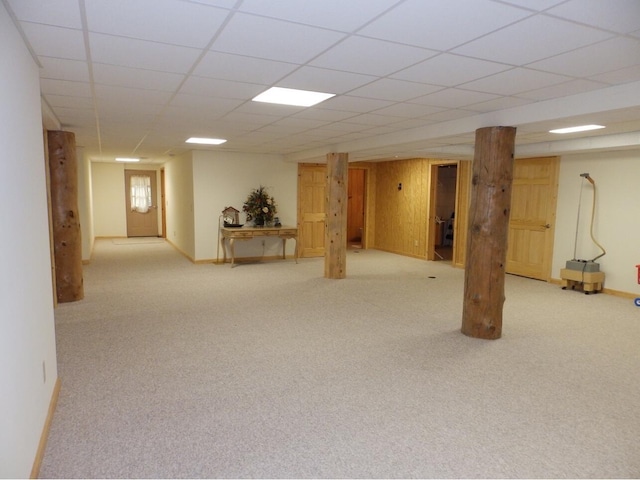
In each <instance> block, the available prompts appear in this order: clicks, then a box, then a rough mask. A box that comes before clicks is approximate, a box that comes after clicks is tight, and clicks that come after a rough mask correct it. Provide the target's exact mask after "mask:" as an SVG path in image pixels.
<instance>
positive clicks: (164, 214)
mask: <svg viewBox="0 0 640 480" xmlns="http://www.w3.org/2000/svg"><path fill="white" fill-rule="evenodd" d="M164 175H165V173H164V168H161V169H160V209H161V212H160V224H161V225H160V229H161V236H162V238H167V208H166V190H165V176H164Z"/></svg>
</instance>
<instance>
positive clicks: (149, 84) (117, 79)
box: [93, 63, 185, 92]
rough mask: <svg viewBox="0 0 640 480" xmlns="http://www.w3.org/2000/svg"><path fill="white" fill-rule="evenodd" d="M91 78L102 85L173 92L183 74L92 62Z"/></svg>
mask: <svg viewBox="0 0 640 480" xmlns="http://www.w3.org/2000/svg"><path fill="white" fill-rule="evenodd" d="M93 78H94V81H95V82H96V83H98V84H103V85H114V86H122V87H133V88H146V89H149V90H163V91H169V92H173V91H175V90H176V89H177V88H178V86H179V85H180V82H182V80H183V79H184V78H185V76H184V75H180V74H177V73H168V72H156V71H153V70H143V69H140V68H130V67H120V66H116V65H107V64H104V63H94V64H93Z"/></svg>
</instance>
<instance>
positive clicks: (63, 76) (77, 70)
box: [38, 57, 89, 82]
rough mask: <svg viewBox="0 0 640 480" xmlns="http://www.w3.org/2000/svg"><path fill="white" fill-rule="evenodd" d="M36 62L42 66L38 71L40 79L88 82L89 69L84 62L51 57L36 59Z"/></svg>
mask: <svg viewBox="0 0 640 480" xmlns="http://www.w3.org/2000/svg"><path fill="white" fill-rule="evenodd" d="M38 61H39V62H40V64H41V65H42V68H41V69H40V77H41V78H53V79H58V80H73V81H77V82H88V81H89V67H88V65H87V62H85V61H82V60H67V59H65V58H53V57H38Z"/></svg>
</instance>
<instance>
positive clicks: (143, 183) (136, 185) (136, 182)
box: [124, 170, 158, 237]
mask: <svg viewBox="0 0 640 480" xmlns="http://www.w3.org/2000/svg"><path fill="white" fill-rule="evenodd" d="M124 178H125V195H126V208H127V237H157V236H158V200H157V195H156V172H155V170H125V175H124Z"/></svg>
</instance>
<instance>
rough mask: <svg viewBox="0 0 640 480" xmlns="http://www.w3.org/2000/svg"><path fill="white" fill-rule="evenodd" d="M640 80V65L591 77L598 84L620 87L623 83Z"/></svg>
mask: <svg viewBox="0 0 640 480" xmlns="http://www.w3.org/2000/svg"><path fill="white" fill-rule="evenodd" d="M638 78H640V65H634V66H633V67H628V68H621V69H620V70H612V71H609V72H607V73H602V74H600V75H594V76H592V77H591V79H592V80H594V81H596V82H605V83H609V84H611V85H619V84H621V83H629V82H634V81H636V80H637V79H638Z"/></svg>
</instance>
